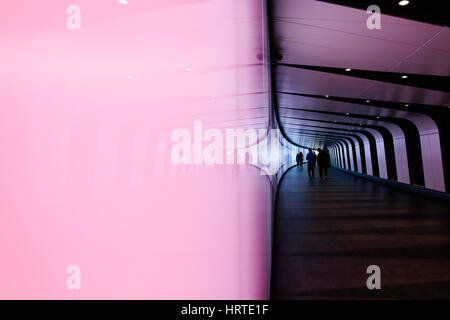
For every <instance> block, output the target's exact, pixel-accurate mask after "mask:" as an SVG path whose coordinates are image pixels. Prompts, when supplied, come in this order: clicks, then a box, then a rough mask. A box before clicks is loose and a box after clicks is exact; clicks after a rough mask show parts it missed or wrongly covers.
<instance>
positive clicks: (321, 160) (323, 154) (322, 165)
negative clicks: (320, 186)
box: [317, 148, 331, 180]
mask: <svg viewBox="0 0 450 320" xmlns="http://www.w3.org/2000/svg"><path fill="white" fill-rule="evenodd" d="M317 151H319V154H318V155H317V165H318V166H319V176H320V180H322V177H323V176H325V180H328V168H329V167H330V166H331V163H330V154H329V153H328V151H327V150H326V149H325V150H322V149H320V148H319V149H317Z"/></svg>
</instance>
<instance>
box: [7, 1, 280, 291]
mask: <svg viewBox="0 0 450 320" xmlns="http://www.w3.org/2000/svg"><path fill="white" fill-rule="evenodd" d="M124 2H126V1H124ZM70 5H76V6H78V7H79V8H80V17H81V25H80V29H76V28H75V29H68V27H67V19H68V18H69V17H70V15H71V14H70V13H69V14H68V13H67V12H66V10H67V8H68V7H69V6H70ZM261 19H262V7H261V1H258V0H254V1H253V0H248V1H241V0H205V1H200V0H198V1H195V0H170V1H169V0H152V1H150V0H145V1H144V0H128V4H122V3H120V2H119V1H116V0H96V1H92V0H69V1H64V0H58V1H56V0H54V1H51V0H43V1H29V0H27V1H25V0H14V1H8V2H7V1H2V2H1V4H0V39H1V45H0V46H1V48H0V70H1V74H2V76H1V77H0V298H2V299H5V298H7V299H13V298H22V299H32V298H38V299H97V298H101V299H111V298H112V299H119V298H124V299H264V298H266V297H267V289H268V282H267V279H268V272H269V270H268V259H269V252H270V245H269V243H270V223H271V220H270V219H271V217H270V209H271V201H272V200H271V198H270V192H269V191H270V179H269V177H268V176H264V175H261V174H260V170H259V169H258V168H257V167H255V166H251V165H220V164H217V165H205V164H199V165H194V164H181V165H175V164H174V163H173V162H172V161H171V150H172V147H173V144H174V143H173V141H171V134H172V132H173V131H174V130H175V129H177V128H185V129H187V130H189V131H192V130H193V123H194V121H195V120H200V121H203V123H204V125H205V127H207V128H218V129H219V130H225V129H226V128H234V127H242V128H255V129H260V128H267V126H268V118H267V115H268V114H269V112H268V106H267V105H266V100H265V93H264V91H265V88H264V81H262V78H263V74H264V72H263V66H262V64H261V61H259V60H258V59H257V54H258V53H260V52H261V50H262V48H263V45H262V38H263V34H262V33H263V27H262V21H261ZM70 265H76V266H79V267H80V270H81V273H80V274H81V277H80V279H81V280H80V283H81V288H80V289H69V288H68V286H67V283H66V282H67V279H68V277H69V276H70V274H67V273H66V271H67V267H68V266H70Z"/></svg>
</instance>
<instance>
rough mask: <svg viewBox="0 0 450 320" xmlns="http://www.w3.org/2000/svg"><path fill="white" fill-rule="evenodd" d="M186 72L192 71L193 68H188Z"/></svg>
mask: <svg viewBox="0 0 450 320" xmlns="http://www.w3.org/2000/svg"><path fill="white" fill-rule="evenodd" d="M184 70H186V71H192V68H186V69H184Z"/></svg>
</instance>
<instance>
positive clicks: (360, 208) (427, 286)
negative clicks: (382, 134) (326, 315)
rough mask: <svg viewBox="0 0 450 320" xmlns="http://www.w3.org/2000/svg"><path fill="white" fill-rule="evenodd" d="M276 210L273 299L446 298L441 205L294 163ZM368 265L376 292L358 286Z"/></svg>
mask: <svg viewBox="0 0 450 320" xmlns="http://www.w3.org/2000/svg"><path fill="white" fill-rule="evenodd" d="M316 170H317V168H316ZM316 174H317V171H316ZM276 215H277V217H276V224H275V233H274V240H275V241H274V256H273V270H272V298H274V299H336V298H337V299H348V298H352V299H353V298H354V299H360V298H362V299H371V298H387V299H439V298H441V299H442V298H447V299H449V298H450V206H449V205H448V204H445V203H440V202H437V201H433V200H428V199H425V198H422V197H420V196H418V195H415V194H410V193H407V192H404V191H400V190H397V189H392V188H389V187H386V186H383V185H380V184H377V183H374V182H370V181H366V180H364V179H361V178H357V177H354V176H352V175H349V174H346V173H343V172H341V171H338V170H335V169H332V170H330V173H329V179H328V181H326V182H320V181H319V180H318V178H317V177H316V180H313V181H309V179H308V177H307V171H306V167H305V168H303V170H300V168H299V167H295V168H293V169H291V170H290V171H289V172H288V173H286V175H285V176H284V178H283V180H282V181H281V189H280V192H279V199H278V209H277V212H276ZM369 265H378V266H379V267H380V268H381V287H382V288H381V290H369V289H367V287H366V280H367V278H368V277H369V276H370V275H368V274H366V268H367V267H368V266H369Z"/></svg>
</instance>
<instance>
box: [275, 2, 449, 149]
mask: <svg viewBox="0 0 450 320" xmlns="http://www.w3.org/2000/svg"><path fill="white" fill-rule="evenodd" d="M332 2H337V1H332ZM332 2H330V1H314V0H301V1H298V0H285V1H270V3H269V7H270V16H269V19H270V22H271V28H270V38H271V55H272V57H274V56H276V55H277V54H281V56H282V57H281V59H278V60H277V61H276V63H274V67H273V79H272V80H273V81H272V82H273V90H274V91H276V94H275V96H276V104H277V108H278V114H279V119H280V126H281V127H282V129H284V132H285V134H286V135H287V136H288V137H289V138H290V140H292V141H293V142H295V143H296V144H298V145H301V146H307V147H314V148H317V147H321V146H327V145H332V144H333V143H335V142H337V141H340V139H342V137H344V136H347V135H349V134H355V133H358V132H362V131H364V130H368V129H370V128H380V127H389V125H390V124H392V123H393V124H398V123H399V121H400V122H401V121H404V120H405V119H415V118H417V117H418V115H420V114H427V115H429V116H430V117H431V118H433V117H435V118H436V117H437V118H440V117H441V116H440V115H444V117H448V112H449V110H448V107H449V106H450V89H449V81H448V80H449V70H450V68H449V63H450V62H449V61H450V40H449V39H450V30H449V28H447V27H446V26H443V25H440V24H442V21H446V19H445V17H443V18H442V17H441V18H442V19H441V18H440V16H443V15H445V12H444V11H442V13H440V14H439V13H436V12H435V13H434V17H435V18H434V19H433V20H430V19H428V18H427V15H425V14H424V13H423V12H421V9H420V6H416V7H414V6H413V5H410V6H406V7H405V8H401V7H399V6H398V5H397V2H395V4H396V5H397V7H398V8H397V7H395V6H392V4H391V5H390V6H389V7H383V5H380V9H381V29H380V30H377V29H372V30H371V29H369V28H368V27H367V25H366V20H367V18H368V17H369V16H370V14H368V13H367V12H366V10H365V9H364V10H363V9H362V8H363V7H361V4H360V5H359V7H358V6H357V5H355V7H351V6H342V5H337V4H335V3H332ZM353 3H356V2H353ZM347 5H351V3H350V2H349V3H347ZM384 8H385V9H386V12H387V13H390V14H392V15H388V14H384V13H383V12H384V11H383V10H384ZM402 9H404V12H402V11H401V10H402ZM436 14H437V16H436ZM423 21H427V22H428V23H425V22H423ZM430 22H431V23H430ZM346 69H347V70H346ZM348 69H351V70H348Z"/></svg>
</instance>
